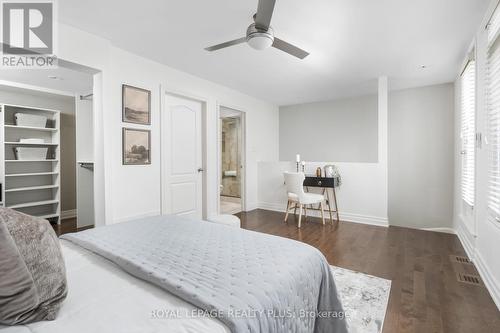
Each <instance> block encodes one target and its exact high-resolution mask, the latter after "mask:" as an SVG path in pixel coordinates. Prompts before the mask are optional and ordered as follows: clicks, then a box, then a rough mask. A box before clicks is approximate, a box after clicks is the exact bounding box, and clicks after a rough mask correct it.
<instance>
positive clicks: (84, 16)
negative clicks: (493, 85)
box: [59, 0, 489, 105]
mask: <svg viewBox="0 0 500 333" xmlns="http://www.w3.org/2000/svg"><path fill="white" fill-rule="evenodd" d="M488 2H489V0H364V1H362V0H308V1H304V0H277V3H276V7H275V11H274V15H273V20H272V23H271V25H272V26H273V28H274V30H275V34H276V36H277V37H279V38H281V39H285V40H286V41H288V42H290V43H293V44H296V45H297V46H299V47H301V48H303V49H305V50H306V51H309V52H310V53H311V55H310V56H309V57H307V58H306V59H305V60H299V59H296V58H294V57H291V56H289V55H287V54H285V53H283V52H280V51H278V50H276V49H273V48H270V49H267V50H265V51H261V52H259V51H255V50H253V49H251V48H250V47H249V46H248V45H246V44H241V45H238V46H234V47H231V48H228V49H224V50H220V51H218V52H213V53H208V52H206V51H205V50H203V48H204V47H207V46H210V45H212V44H217V43H220V42H225V41H228V40H231V39H235V38H239V37H242V36H244V35H245V30H246V28H247V26H248V25H249V24H250V23H252V15H253V14H254V13H255V11H256V8H257V0H252V1H241V0H239V1H235V0H211V1H206V0H205V1H201V0H198V1H195V0H177V1H174V0H143V1H123V0H106V1H102V0H85V1H81V0H64V1H60V2H59V8H60V20H61V21H62V22H64V23H66V24H70V25H73V26H76V27H78V28H81V29H82V30H85V31H88V32H91V33H94V34H97V35H100V36H102V37H105V38H107V39H109V40H111V41H112V42H113V44H114V45H116V46H117V47H120V48H123V49H126V50H128V51H131V52H133V53H136V54H139V55H142V56H145V57H147V58H150V59H153V60H156V61H158V62H161V63H164V64H166V65H169V66H171V67H174V68H177V69H180V70H183V71H185V72H189V73H191V74H194V75H197V76H199V77H203V78H206V79H208V80H211V81H214V82H217V83H220V84H223V85H225V86H228V87H231V88H234V89H236V90H239V91H241V92H244V93H246V94H249V95H252V96H255V97H258V98H261V99H264V100H267V101H270V102H273V103H275V104H278V105H286V104H296V103H304V102H310V101H319V100H328V99H333V98H338V97H341V96H349V95H359V94H365V93H372V92H375V91H376V84H375V79H376V78H377V77H378V76H379V75H383V74H386V75H388V76H389V77H390V79H391V88H392V89H401V88H407V87H414V86H421V85H429V84H436V83H443V82H450V81H452V80H453V79H454V77H455V75H456V73H457V71H458V67H459V65H460V63H461V60H462V59H463V56H464V54H465V52H466V50H467V48H468V45H469V44H470V42H471V40H472V37H473V34H474V32H475V30H476V29H477V28H478V24H479V23H480V21H481V19H482V16H483V14H484V12H485V10H486V7H487V4H488ZM96 52H98V51H97V50H96ZM421 65H426V66H427V68H426V69H421V68H420V67H421Z"/></svg>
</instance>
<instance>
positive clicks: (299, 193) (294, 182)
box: [285, 172, 325, 228]
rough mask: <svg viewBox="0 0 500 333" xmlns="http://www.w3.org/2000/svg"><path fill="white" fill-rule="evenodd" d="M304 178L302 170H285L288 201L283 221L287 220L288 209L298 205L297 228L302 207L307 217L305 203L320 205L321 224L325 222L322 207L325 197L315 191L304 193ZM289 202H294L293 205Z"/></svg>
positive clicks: (300, 218)
mask: <svg viewBox="0 0 500 333" xmlns="http://www.w3.org/2000/svg"><path fill="white" fill-rule="evenodd" d="M304 179H306V177H305V175H304V174H303V173H302V172H285V185H286V191H287V195H288V202H287V204H286V215H285V222H286V221H287V220H288V212H289V211H290V209H294V208H296V207H297V205H299V228H300V222H301V220H302V208H303V209H304V215H305V217H306V218H307V209H306V205H315V204H320V205H321V218H322V220H323V224H325V214H324V209H323V201H325V197H324V195H322V194H316V193H306V192H304V186H303V183H304ZM291 204H294V205H293V207H292V206H291Z"/></svg>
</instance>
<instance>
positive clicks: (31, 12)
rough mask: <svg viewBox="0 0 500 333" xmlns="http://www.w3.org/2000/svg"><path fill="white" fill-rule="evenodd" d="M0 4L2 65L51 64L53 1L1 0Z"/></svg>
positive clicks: (41, 65) (50, 65)
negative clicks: (0, 17)
mask: <svg viewBox="0 0 500 333" xmlns="http://www.w3.org/2000/svg"><path fill="white" fill-rule="evenodd" d="M1 6H2V15H1V16H2V45H3V48H2V53H3V54H2V63H1V64H2V67H3V68H17V69H20V68H23V69H26V68H49V67H55V66H56V65H57V64H56V63H57V58H56V57H55V56H53V54H54V30H55V29H54V21H55V20H54V2H53V1H50V0H46V1H36V0H35V1H32V2H20V1H16V0H4V1H2V2H1Z"/></svg>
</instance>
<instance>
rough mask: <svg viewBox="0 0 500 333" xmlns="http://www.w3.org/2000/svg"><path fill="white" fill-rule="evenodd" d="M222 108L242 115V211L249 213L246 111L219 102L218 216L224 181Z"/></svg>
mask: <svg viewBox="0 0 500 333" xmlns="http://www.w3.org/2000/svg"><path fill="white" fill-rule="evenodd" d="M221 107H225V108H228V109H232V110H235V111H238V112H239V113H240V114H241V120H240V126H241V152H240V154H241V156H240V157H241V184H240V186H241V188H240V195H241V211H242V212H246V211H247V209H246V208H247V200H246V198H247V195H246V189H247V186H246V179H247V154H246V152H247V146H246V143H247V138H246V136H247V130H246V128H247V127H246V115H247V113H246V110H245V109H244V108H241V107H239V106H234V105H231V104H228V103H222V102H217V112H216V115H217V118H216V119H217V214H220V184H221V181H222V144H221V140H222V137H221V132H222V128H221V121H220V119H221V118H220V109H221Z"/></svg>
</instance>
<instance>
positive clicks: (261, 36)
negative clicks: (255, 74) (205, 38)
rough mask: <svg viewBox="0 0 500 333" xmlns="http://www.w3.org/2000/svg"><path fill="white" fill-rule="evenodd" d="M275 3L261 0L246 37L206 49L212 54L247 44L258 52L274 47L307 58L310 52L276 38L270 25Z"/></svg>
mask: <svg viewBox="0 0 500 333" xmlns="http://www.w3.org/2000/svg"><path fill="white" fill-rule="evenodd" d="M275 3H276V0H259V5H258V8H257V13H256V14H255V15H254V16H253V19H254V23H252V24H250V26H249V27H248V28H247V35H246V37H242V38H238V39H235V40H231V41H229V42H225V43H221V44H217V45H214V46H210V47H207V48H205V50H207V51H210V52H212V51H216V50H220V49H223V48H226V47H229V46H233V45H238V44H241V43H244V42H247V43H248V45H250V46H251V47H252V48H254V49H256V50H264V49H267V48H268V47H270V46H272V47H275V48H277V49H278V50H281V51H283V52H286V53H288V54H291V55H293V56H294V57H297V58H299V59H304V58H305V57H307V56H308V55H309V53H308V52H306V51H304V50H302V49H300V48H298V47H297V46H294V45H292V44H290V43H287V42H285V41H284V40H281V39H279V38H277V37H274V31H273V28H272V27H271V25H270V24H271V17H272V15H273V10H274V4H275Z"/></svg>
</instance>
